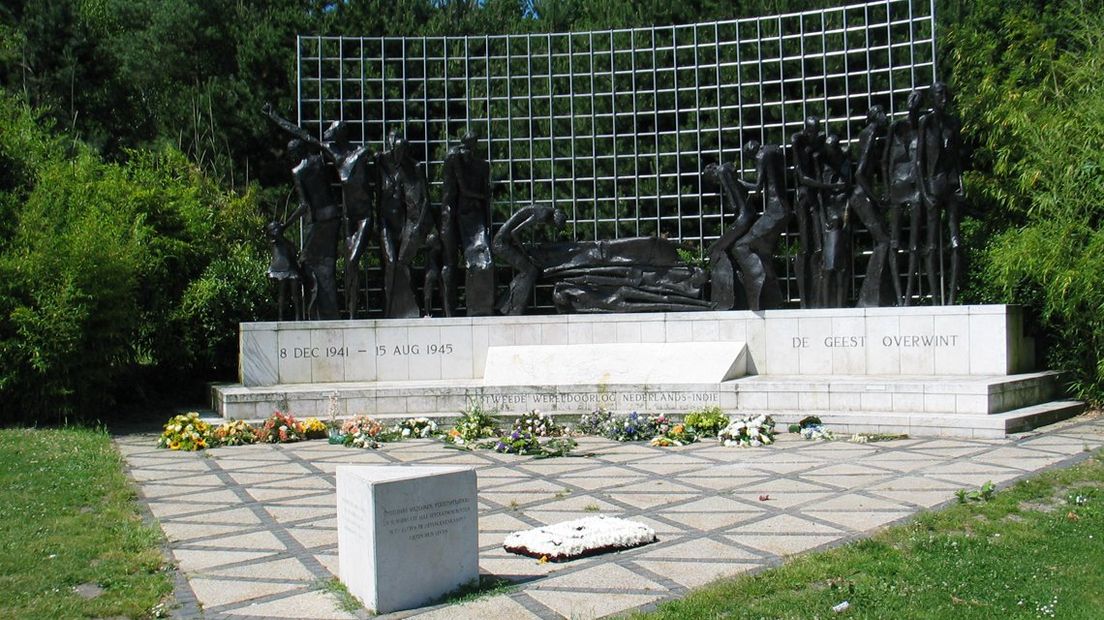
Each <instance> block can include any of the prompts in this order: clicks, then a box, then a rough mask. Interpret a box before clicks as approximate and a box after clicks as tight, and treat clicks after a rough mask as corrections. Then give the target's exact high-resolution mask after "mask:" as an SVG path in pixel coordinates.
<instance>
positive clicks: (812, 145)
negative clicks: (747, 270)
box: [790, 116, 825, 308]
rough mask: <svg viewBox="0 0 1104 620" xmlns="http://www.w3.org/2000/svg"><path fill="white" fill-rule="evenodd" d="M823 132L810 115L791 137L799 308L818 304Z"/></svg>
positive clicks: (818, 123)
mask: <svg viewBox="0 0 1104 620" xmlns="http://www.w3.org/2000/svg"><path fill="white" fill-rule="evenodd" d="M824 137H825V136H824V134H823V133H822V132H821V131H820V119H818V118H817V117H815V116H810V117H808V118H806V119H805V126H804V127H803V128H802V129H801V131H799V132H797V133H795V134H794V135H793V136H792V137H791V138H790V147H791V150H792V154H793V164H794V173H795V176H796V177H797V191H796V198H797V204H796V205H795V211H794V214H795V215H796V216H797V235H798V243H799V247H798V249H797V256H796V264H795V265H794V273H795V275H796V276H797V294H798V296H799V297H800V298H801V307H802V308H814V307H816V306H817V304H816V303H815V300H816V298H817V295H816V293H815V291H816V290H817V289H818V288H819V280H820V277H819V275H820V266H819V262H820V260H821V258H822V255H823V252H824V246H823V244H822V239H821V235H820V231H821V230H822V229H823V222H822V221H821V210H822V208H823V207H822V198H821V190H822V189H823V187H822V186H821V184H820V183H819V181H818V178H819V176H820V172H819V168H820V160H821V159H822V158H823V154H824Z"/></svg>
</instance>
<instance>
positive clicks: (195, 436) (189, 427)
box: [157, 411, 212, 451]
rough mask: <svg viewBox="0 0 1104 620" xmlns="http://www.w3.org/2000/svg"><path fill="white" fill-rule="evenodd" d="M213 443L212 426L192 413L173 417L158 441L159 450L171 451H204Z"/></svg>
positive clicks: (166, 424)
mask: <svg viewBox="0 0 1104 620" xmlns="http://www.w3.org/2000/svg"><path fill="white" fill-rule="evenodd" d="M211 441H212V433H211V425H210V424H208V423H206V422H204V421H203V420H201V419H199V414H198V413H196V412H194V411H191V412H189V413H184V414H181V415H176V416H173V417H172V418H170V419H169V421H168V422H166V423H165V429H164V430H163V431H162V432H161V437H159V438H158V440H157V447H158V448H168V449H170V450H189V451H190V450H202V449H204V448H206V447H208V446H209V445H210V444H211Z"/></svg>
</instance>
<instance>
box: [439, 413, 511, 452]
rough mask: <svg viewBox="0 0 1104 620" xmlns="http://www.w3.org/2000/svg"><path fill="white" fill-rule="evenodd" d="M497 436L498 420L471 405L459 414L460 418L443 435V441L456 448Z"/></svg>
mask: <svg viewBox="0 0 1104 620" xmlns="http://www.w3.org/2000/svg"><path fill="white" fill-rule="evenodd" d="M498 435H499V430H498V420H496V419H495V417H494V415H493V414H492V413H491V412H489V411H485V410H484V409H483V408H482V407H480V406H479V405H477V404H474V403H473V404H471V405H470V406H469V407H468V408H467V409H466V410H464V411H461V412H460V417H459V418H457V419H456V423H455V424H454V425H453V427H452V428H451V429H449V432H448V433H447V434H446V435H445V441H447V442H449V443H451V444H454V445H457V446H471V445H474V443H475V442H477V441H479V440H481V439H488V438H491V437H498Z"/></svg>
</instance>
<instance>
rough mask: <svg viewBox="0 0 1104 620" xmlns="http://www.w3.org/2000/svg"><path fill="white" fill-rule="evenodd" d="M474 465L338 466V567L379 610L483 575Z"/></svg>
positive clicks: (421, 600) (423, 599) (422, 601)
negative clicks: (481, 572)
mask: <svg viewBox="0 0 1104 620" xmlns="http://www.w3.org/2000/svg"><path fill="white" fill-rule="evenodd" d="M477 519H478V508H477V503H476V478H475V470H473V469H469V468H466V467H447V466H414V465H373V466H367V465H341V466H338V468H337V547H338V572H339V575H338V576H339V577H340V578H341V581H342V582H343V583H344V584H345V585H346V586H347V587H348V588H349V592H350V593H351V594H352V595H353V596H355V597H357V598H358V599H360V600H361V601H362V602H363V603H364V605H365V607H367V608H369V609H371V610H372V611H374V612H376V613H388V612H392V611H398V610H402V609H411V608H414V607H421V606H423V605H426V604H428V603H431V602H433V601H435V600H437V599H439V598H440V597H442V596H443V595H445V594H448V593H449V592H452V591H453V590H456V589H457V588H459V587H461V586H464V585H467V584H469V583H472V582H474V581H476V580H478V579H479V548H478V534H479V528H478V522H477Z"/></svg>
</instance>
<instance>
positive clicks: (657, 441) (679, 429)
mask: <svg viewBox="0 0 1104 620" xmlns="http://www.w3.org/2000/svg"><path fill="white" fill-rule="evenodd" d="M697 440H698V436H697V435H696V434H695V433H694V431H693V429H690V428H688V427H687V425H686V424H675V425H674V426H671V427H670V428H669V429H668V430H667V432H665V433H662V434H660V435H656V436H655V437H653V438H652V441H651V444H652V445H653V446H659V447H661V448H669V447H671V446H685V445H686V444H691V443H694V442H695V441H697Z"/></svg>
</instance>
